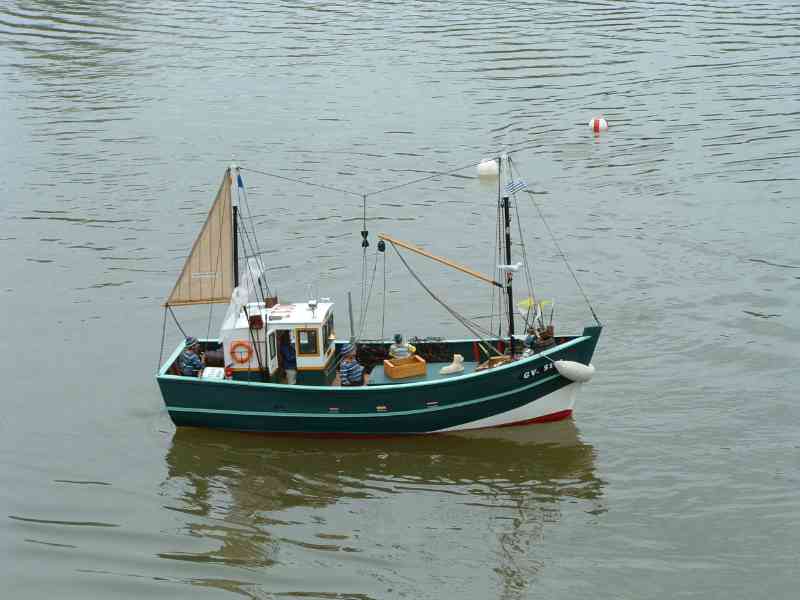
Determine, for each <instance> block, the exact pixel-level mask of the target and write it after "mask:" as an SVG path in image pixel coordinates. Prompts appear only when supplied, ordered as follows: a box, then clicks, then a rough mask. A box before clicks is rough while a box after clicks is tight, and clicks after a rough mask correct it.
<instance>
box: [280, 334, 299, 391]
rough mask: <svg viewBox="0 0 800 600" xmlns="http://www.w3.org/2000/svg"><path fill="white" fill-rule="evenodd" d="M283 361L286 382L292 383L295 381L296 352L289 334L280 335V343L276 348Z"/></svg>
mask: <svg viewBox="0 0 800 600" xmlns="http://www.w3.org/2000/svg"><path fill="white" fill-rule="evenodd" d="M278 352H279V353H280V355H281V362H282V363H283V370H284V371H285V372H286V383H287V384H289V385H294V384H296V383H297V353H296V352H295V349H294V344H293V343H292V338H291V337H290V336H289V334H288V333H287V334H285V335H283V336H281V343H280V347H279V349H278Z"/></svg>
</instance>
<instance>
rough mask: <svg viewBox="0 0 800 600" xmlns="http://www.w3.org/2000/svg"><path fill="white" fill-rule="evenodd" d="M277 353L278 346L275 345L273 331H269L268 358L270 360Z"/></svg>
mask: <svg viewBox="0 0 800 600" xmlns="http://www.w3.org/2000/svg"><path fill="white" fill-rule="evenodd" d="M277 355H278V348H277V346H276V345H275V332H274V331H270V332H269V358H270V360H271V359H273V358H274V357H275V356H277Z"/></svg>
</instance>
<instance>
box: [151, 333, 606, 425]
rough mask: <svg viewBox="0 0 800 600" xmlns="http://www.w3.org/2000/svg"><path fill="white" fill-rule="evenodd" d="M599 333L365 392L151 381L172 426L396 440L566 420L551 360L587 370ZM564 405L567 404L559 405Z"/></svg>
mask: <svg viewBox="0 0 800 600" xmlns="http://www.w3.org/2000/svg"><path fill="white" fill-rule="evenodd" d="M600 332H601V328H600V327H587V328H586V329H585V330H584V332H583V335H581V336H577V337H574V338H568V339H565V341H562V342H561V343H559V344H558V345H556V346H553V347H551V348H549V349H547V350H545V351H543V352H541V353H539V354H536V355H534V356H531V357H529V358H525V359H521V360H517V361H515V362H513V363H510V364H507V365H503V366H500V367H496V368H494V369H491V370H487V371H483V372H480V373H471V374H465V375H460V376H451V377H449V378H447V379H438V380H434V381H424V382H416V383H399V384H391V385H380V386H366V387H358V388H353V387H332V386H311V385H294V386H288V385H282V384H276V383H261V382H247V381H211V380H200V379H196V378H192V377H182V376H177V375H170V374H168V370H169V368H170V366H171V365H172V364H173V363H174V361H175V360H176V358H177V356H178V354H179V353H180V351H181V347H179V348H178V349H176V351H175V353H174V354H173V356H172V357H170V359H168V361H167V362H166V363H165V365H164V366H162V368H161V369H160V371H159V374H158V376H157V380H158V384H159V387H160V388H161V394H162V396H163V398H164V402H165V404H166V407H167V410H168V411H169V415H170V417H171V418H172V420H173V422H174V423H175V425H177V426H179V427H181V426H193V427H210V428H216V429H229V430H239V431H259V432H275V433H294V434H315V435H399V434H420V433H431V432H437V431H442V430H446V429H458V428H472V427H483V426H487V427H488V426H495V425H507V424H512V423H517V422H525V421H537V420H555V419H556V418H564V417H566V416H569V414H571V411H572V404H571V402H572V400H570V398H572V395H569V394H568V393H567V392H568V391H569V390H566V388H568V387H569V386H572V387H571V388H570V390H573V389H574V388H575V387H576V385H575V384H573V383H572V382H571V381H570V380H568V379H566V378H564V377H563V376H561V375H560V374H559V373H558V371H557V370H556V369H555V368H554V367H553V365H552V361H555V360H570V361H575V362H578V363H582V364H589V362H590V361H591V358H592V355H593V354H594V350H595V347H596V345H597V341H598V338H599V335H600ZM565 402H566V403H565Z"/></svg>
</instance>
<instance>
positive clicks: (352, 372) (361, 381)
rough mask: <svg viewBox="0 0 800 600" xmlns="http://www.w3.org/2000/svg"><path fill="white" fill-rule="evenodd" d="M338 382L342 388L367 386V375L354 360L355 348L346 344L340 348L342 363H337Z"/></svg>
mask: <svg viewBox="0 0 800 600" xmlns="http://www.w3.org/2000/svg"><path fill="white" fill-rule="evenodd" d="M339 382H340V384H341V385H343V386H357V385H367V383H368V382H369V374H368V373H366V372H365V371H364V367H363V366H362V365H361V364H360V363H359V362H358V360H356V347H355V346H354V345H353V344H347V345H345V347H344V348H342V361H341V362H340V363H339Z"/></svg>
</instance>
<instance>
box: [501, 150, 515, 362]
mask: <svg viewBox="0 0 800 600" xmlns="http://www.w3.org/2000/svg"><path fill="white" fill-rule="evenodd" d="M509 160H510V159H509V158H508V156H507V155H505V154H503V155H502V156H499V157H498V158H497V202H498V203H499V205H500V206H501V207H502V209H503V221H504V222H505V223H504V224H505V230H506V239H505V246H506V256H505V259H506V265H507V266H508V267H511V210H510V208H509V206H510V201H509V198H508V195H505V196H503V164H505V165H506V166H509V164H508V163H509ZM508 172H509V181H510V180H511V178H510V174H511V168H510V166H509V169H508ZM513 278H514V272H513V269H511V268H507V269H506V295H507V297H508V344H509V346H511V354H512V355H513V354H514V291H513V289H512V287H511V282H512V280H513Z"/></svg>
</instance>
